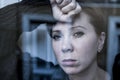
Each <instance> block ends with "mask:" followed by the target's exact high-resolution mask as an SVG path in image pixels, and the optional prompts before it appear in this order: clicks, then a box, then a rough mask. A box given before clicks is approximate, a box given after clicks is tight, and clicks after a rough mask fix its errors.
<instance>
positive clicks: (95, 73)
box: [50, 5, 110, 80]
mask: <svg viewBox="0 0 120 80" xmlns="http://www.w3.org/2000/svg"><path fill="white" fill-rule="evenodd" d="M77 6H78V5H77ZM64 7H65V6H64ZM61 12H62V10H61ZM53 13H54V10H53ZM93 13H94V14H93ZM63 14H64V13H63ZM67 14H68V13H67ZM67 14H65V15H67ZM53 15H54V14H53ZM102 16H103V15H102V13H101V12H100V10H99V9H96V8H89V7H82V10H81V11H79V13H77V14H74V15H73V14H72V17H71V16H67V18H66V19H64V20H61V19H60V18H57V19H58V23H57V24H56V25H55V26H54V27H53V28H52V29H51V31H50V32H51V33H50V35H51V37H52V45H53V50H54V53H55V56H56V58H57V60H58V63H59V65H60V67H61V68H62V69H63V70H64V72H65V73H66V74H67V75H68V80H110V77H109V75H108V74H107V72H105V71H104V70H102V69H101V68H100V67H99V66H98V65H97V54H98V53H99V52H100V51H101V50H102V48H103V45H104V41H105V31H104V27H105V24H104V19H103V17H102ZM56 17H57V16H56ZM56 17H55V18H56ZM58 17H60V16H58ZM67 19H70V20H69V21H68V22H67Z"/></svg>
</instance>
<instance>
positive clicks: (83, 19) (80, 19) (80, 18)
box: [53, 12, 92, 30]
mask: <svg viewBox="0 0 120 80" xmlns="http://www.w3.org/2000/svg"><path fill="white" fill-rule="evenodd" d="M76 26H82V27H85V28H90V27H89V26H92V24H91V23H90V17H89V16H88V15H87V14H86V13H84V12H81V13H80V14H79V15H76V16H74V18H72V22H71V23H66V22H58V23H57V24H56V25H55V26H54V27H53V30H56V29H63V30H64V29H65V28H71V27H76Z"/></svg>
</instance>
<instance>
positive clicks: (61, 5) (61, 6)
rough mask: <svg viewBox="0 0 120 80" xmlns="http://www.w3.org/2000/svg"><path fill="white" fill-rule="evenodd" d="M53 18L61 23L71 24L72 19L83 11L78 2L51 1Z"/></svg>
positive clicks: (65, 0) (66, 0) (73, 0)
mask: <svg viewBox="0 0 120 80" xmlns="http://www.w3.org/2000/svg"><path fill="white" fill-rule="evenodd" d="M50 2H51V6H52V11H53V16H54V18H55V19H57V20H59V21H65V22H71V21H72V20H71V17H72V16H74V15H75V14H78V13H79V12H80V11H81V6H80V5H79V4H78V3H77V2H76V0H50Z"/></svg>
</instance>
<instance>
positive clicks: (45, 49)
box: [0, 0, 120, 80]
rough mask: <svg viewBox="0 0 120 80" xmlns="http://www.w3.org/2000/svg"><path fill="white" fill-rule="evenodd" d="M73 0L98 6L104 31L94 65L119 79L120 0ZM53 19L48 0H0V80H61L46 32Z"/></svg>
mask: <svg viewBox="0 0 120 80" xmlns="http://www.w3.org/2000/svg"><path fill="white" fill-rule="evenodd" d="M77 1H78V2H79V3H80V4H81V5H82V6H91V7H100V8H102V10H103V12H104V14H105V18H106V23H107V27H106V31H107V33H108V34H107V40H106V44H105V47H104V49H103V51H102V53H101V54H98V65H99V66H100V67H101V68H103V69H104V70H106V71H107V72H108V73H109V74H110V75H111V77H112V79H113V80H120V79H119V75H118V74H120V73H119V72H120V56H119V53H120V0H77ZM54 22H55V20H54V19H53V17H52V12H51V7H50V4H49V1H48V0H0V79H1V80H63V79H62V78H63V77H64V76H65V75H64V72H63V71H62V70H61V69H60V67H59V66H58V65H57V61H56V59H55V57H54V54H53V50H52V46H51V39H50V37H49V35H48V31H47V27H48V25H47V23H49V24H53V23H54ZM101 25H102V24H101ZM49 27H50V26H49ZM56 73H57V74H59V75H56Z"/></svg>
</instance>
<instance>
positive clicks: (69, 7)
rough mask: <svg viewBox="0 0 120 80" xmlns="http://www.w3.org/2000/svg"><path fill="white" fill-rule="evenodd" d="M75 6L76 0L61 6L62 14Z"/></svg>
mask: <svg viewBox="0 0 120 80" xmlns="http://www.w3.org/2000/svg"><path fill="white" fill-rule="evenodd" d="M76 7H77V3H76V1H75V0H72V2H71V3H70V4H69V5H67V6H65V7H63V8H62V9H61V11H62V12H63V13H64V14H67V13H69V12H70V11H72V10H74V9H75V8H76Z"/></svg>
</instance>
